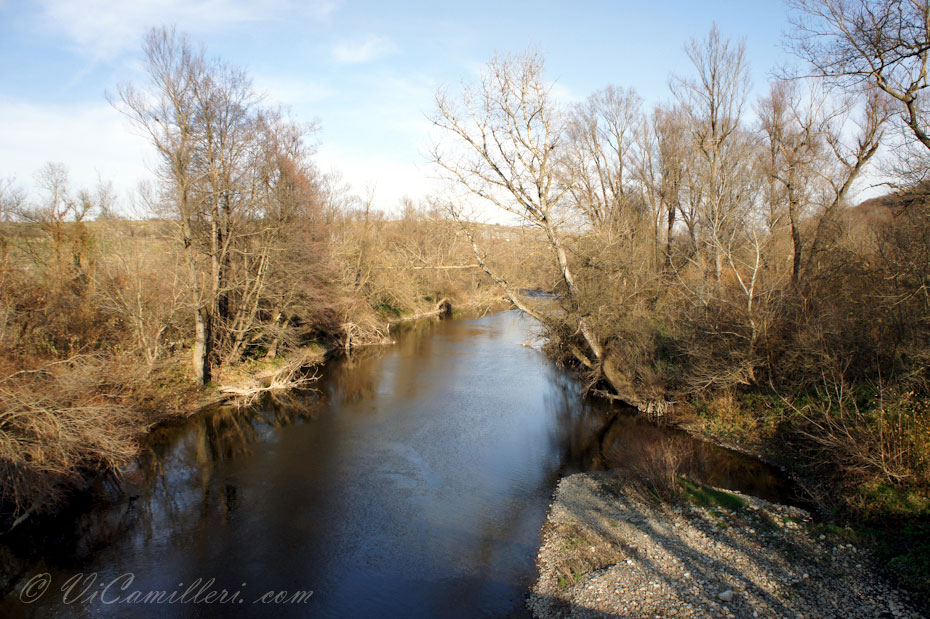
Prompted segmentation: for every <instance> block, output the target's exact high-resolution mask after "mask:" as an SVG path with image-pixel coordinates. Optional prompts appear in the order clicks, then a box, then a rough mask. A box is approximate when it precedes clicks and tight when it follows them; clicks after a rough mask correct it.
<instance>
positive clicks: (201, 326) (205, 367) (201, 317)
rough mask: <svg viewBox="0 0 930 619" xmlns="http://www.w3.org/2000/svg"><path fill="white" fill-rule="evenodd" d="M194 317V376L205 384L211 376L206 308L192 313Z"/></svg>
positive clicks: (209, 329) (209, 331)
mask: <svg viewBox="0 0 930 619" xmlns="http://www.w3.org/2000/svg"><path fill="white" fill-rule="evenodd" d="M194 319H195V321H196V324H195V334H194V351H193V359H192V361H193V364H194V378H196V379H197V381H198V382H200V383H202V384H204V385H205V384H207V383H208V382H210V380H211V378H212V376H211V375H210V347H211V344H210V340H211V336H212V333H211V331H212V329H211V324H210V316H209V313H208V312H207V311H206V310H204V309H203V308H201V309H198V310H197V311H196V312H195V313H194Z"/></svg>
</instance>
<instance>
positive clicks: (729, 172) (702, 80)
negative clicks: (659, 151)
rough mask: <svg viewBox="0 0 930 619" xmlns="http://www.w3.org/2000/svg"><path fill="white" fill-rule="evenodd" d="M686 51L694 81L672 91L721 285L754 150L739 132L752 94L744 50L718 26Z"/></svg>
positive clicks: (676, 84)
mask: <svg viewBox="0 0 930 619" xmlns="http://www.w3.org/2000/svg"><path fill="white" fill-rule="evenodd" d="M685 51H686V52H687V54H688V57H689V58H690V59H691V62H692V63H693V64H694V68H695V70H696V74H697V75H696V77H693V78H683V77H676V78H674V79H673V80H672V91H673V93H674V94H675V96H676V97H677V98H678V101H679V103H680V105H681V107H682V109H683V110H684V111H685V113H686V115H687V118H688V127H689V130H690V132H691V138H692V143H693V148H694V151H695V153H696V154H697V158H696V161H694V164H700V173H701V176H702V178H701V181H702V184H703V185H704V187H703V189H702V191H701V193H702V204H703V206H702V209H701V215H702V218H701V219H702V225H703V227H704V232H705V234H706V241H707V243H708V244H709V246H710V249H711V251H712V252H713V264H714V275H715V281H716V282H717V283H718V284H719V282H720V279H721V275H722V270H723V266H724V260H725V256H726V251H727V250H726V248H727V244H728V242H729V239H730V238H731V237H732V236H733V235H734V234H735V232H736V230H738V227H739V225H740V223H741V222H740V220H739V209H740V207H741V206H742V204H741V201H740V200H739V197H740V196H741V195H743V194H744V193H745V192H744V191H743V189H744V185H745V182H746V178H745V172H746V169H745V166H744V164H745V162H746V160H747V151H749V150H751V148H752V145H751V143H750V140H749V137H748V135H747V134H746V132H745V131H743V130H742V127H741V124H740V123H741V117H742V112H743V106H744V105H745V102H746V97H747V93H748V90H749V68H748V66H747V64H746V59H745V45H744V44H742V43H739V44H734V43H732V42H731V41H727V40H724V39H723V38H722V37H721V35H720V31H719V30H718V29H717V26H716V25H714V26H713V27H712V28H711V30H710V33H709V34H708V35H707V38H706V39H705V40H703V41H697V40H695V39H692V40H691V41H690V43H689V44H688V45H687V46H686V47H685Z"/></svg>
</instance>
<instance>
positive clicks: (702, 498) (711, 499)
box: [678, 477, 749, 511]
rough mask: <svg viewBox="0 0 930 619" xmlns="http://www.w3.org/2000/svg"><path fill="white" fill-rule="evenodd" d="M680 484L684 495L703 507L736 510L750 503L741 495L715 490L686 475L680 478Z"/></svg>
mask: <svg viewBox="0 0 930 619" xmlns="http://www.w3.org/2000/svg"><path fill="white" fill-rule="evenodd" d="M678 484H679V485H680V486H681V489H682V493H683V495H684V497H685V498H686V499H687V500H688V501H689V502H691V503H694V504H695V505H700V506H702V507H723V508H726V509H730V510H734V511H735V510H738V509H741V508H743V507H746V506H747V505H748V504H749V502H748V501H747V500H746V499H744V498H743V497H741V496H737V495H735V494H730V493H729V492H724V491H722V490H715V489H713V488H710V487H708V486H705V485H704V484H696V483H694V482H692V481H690V480H688V479H685V478H684V477H679V478H678Z"/></svg>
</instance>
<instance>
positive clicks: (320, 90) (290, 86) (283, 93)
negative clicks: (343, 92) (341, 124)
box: [254, 74, 337, 107]
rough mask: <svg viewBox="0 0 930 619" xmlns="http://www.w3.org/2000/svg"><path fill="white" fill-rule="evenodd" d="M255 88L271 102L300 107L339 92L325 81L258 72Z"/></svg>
mask: <svg viewBox="0 0 930 619" xmlns="http://www.w3.org/2000/svg"><path fill="white" fill-rule="evenodd" d="M254 81H255V88H256V89H257V90H258V91H259V92H261V93H264V94H265V95H267V97H268V99H267V100H268V102H269V103H277V104H281V105H286V106H289V107H298V106H302V105H306V104H308V103H318V102H320V101H323V100H324V99H328V98H330V97H332V96H333V95H335V94H337V91H336V89H334V88H333V87H332V86H329V85H327V84H325V83H322V82H318V81H314V80H307V79H303V78H298V77H281V76H269V75H262V74H258V75H256V76H255V78H254Z"/></svg>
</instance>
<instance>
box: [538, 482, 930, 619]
mask: <svg viewBox="0 0 930 619" xmlns="http://www.w3.org/2000/svg"><path fill="white" fill-rule="evenodd" d="M731 494H734V495H735V494H736V493H731ZM738 497H739V498H738V499H736V502H738V503H745V505H744V506H743V507H733V508H732V509H726V508H723V507H720V506H714V507H697V506H692V505H690V504H686V503H682V504H680V505H669V504H656V503H653V502H650V501H647V500H643V499H642V498H641V496H640V495H639V494H638V493H636V492H632V491H629V490H628V489H625V488H624V487H622V486H621V484H620V482H618V481H617V479H616V478H615V477H614V476H612V475H610V474H609V473H581V474H577V475H571V476H569V477H566V478H564V479H562V481H561V482H560V483H559V486H558V489H557V490H556V493H555V500H554V501H553V503H552V506H551V508H550V511H549V517H548V519H547V520H546V523H545V525H544V526H543V544H542V547H541V548H540V550H539V554H538V556H537V559H536V563H537V568H538V570H539V578H538V580H537V581H536V584H535V585H534V587H533V590H532V593H531V594H530V597H529V599H528V602H527V604H528V606H529V608H530V610H531V611H532V612H533V614H534V616H536V617H544V618H549V617H630V618H632V617H790V618H795V617H805V618H808V617H824V618H828V617H835V618H843V619H856V618H859V617H862V618H865V617H868V618H874V617H889V618H898V617H908V618H910V617H914V618H917V617H923V616H924V615H923V614H921V613H920V612H919V611H918V610H917V609H916V607H915V606H913V605H912V604H911V603H910V602H909V598H908V595H907V594H906V593H905V592H902V591H898V590H895V589H894V588H893V587H891V586H890V585H889V584H888V583H886V582H884V581H883V580H882V578H880V577H879V576H878V575H877V573H876V572H875V571H874V570H873V568H872V564H871V561H870V559H869V557H868V555H867V553H865V552H864V551H862V550H861V549H858V548H855V547H854V546H852V545H850V544H847V543H846V540H845V539H843V538H842V536H840V535H837V534H829V533H827V534H825V533H822V532H821V531H820V529H818V527H815V526H810V524H811V521H810V516H809V514H807V513H806V512H804V511H803V510H800V509H798V508H794V507H786V506H782V505H773V504H771V503H768V502H766V501H762V500H761V499H756V498H754V497H748V496H745V495H738ZM740 499H741V500H740Z"/></svg>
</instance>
